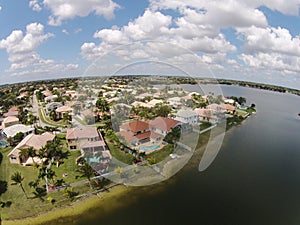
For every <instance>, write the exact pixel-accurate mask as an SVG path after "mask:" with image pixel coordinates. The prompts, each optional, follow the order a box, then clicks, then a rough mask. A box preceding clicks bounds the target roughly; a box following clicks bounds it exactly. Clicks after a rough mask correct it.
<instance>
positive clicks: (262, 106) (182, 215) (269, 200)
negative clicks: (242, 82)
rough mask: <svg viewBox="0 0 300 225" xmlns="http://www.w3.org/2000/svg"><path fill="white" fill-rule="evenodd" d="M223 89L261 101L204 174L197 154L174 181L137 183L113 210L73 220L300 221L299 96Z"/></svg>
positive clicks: (174, 224) (277, 224)
mask: <svg viewBox="0 0 300 225" xmlns="http://www.w3.org/2000/svg"><path fill="white" fill-rule="evenodd" d="M186 88H188V89H189V90H192V89H193V88H194V87H193V86H186ZM222 90H223V93H224V95H225V96H231V95H234V96H244V97H246V98H247V100H248V102H247V103H249V104H251V103H255V104H256V107H257V114H256V115H253V116H252V117H250V118H248V119H247V121H245V122H244V123H243V124H242V125H241V126H238V127H236V128H234V129H232V130H230V131H229V132H227V133H226V136H225V140H224V142H223V146H222V148H221V150H220V152H219V154H218V156H217V157H216V159H215V161H214V162H213V163H212V165H211V166H210V167H209V168H208V169H207V170H205V171H204V172H201V173H200V172H198V163H199V160H197V159H192V161H191V163H190V165H188V166H187V167H186V168H184V169H183V171H181V172H179V174H177V175H176V176H175V177H173V178H172V179H171V180H169V181H167V182H165V183H163V184H157V185H153V186H151V187H141V188H135V191H134V192H131V193H130V194H128V195H126V196H122V197H117V198H116V199H115V200H114V201H113V202H111V204H118V205H120V206H118V207H116V208H115V209H113V210H108V208H110V206H109V203H106V205H104V206H103V205H102V206H99V208H95V209H91V210H90V211H89V212H87V213H86V214H85V215H82V216H81V217H80V218H81V219H79V221H77V222H76V223H75V222H74V223H72V222H70V223H69V224H90V225H93V224H105V225H121V224H130V225H186V224H197V225H260V224H261V225H269V224H270V225H299V224H300V117H298V112H299V111H300V97H298V96H294V95H289V94H280V93H275V92H270V91H264V90H257V89H250V88H244V87H236V86H222ZM68 221H70V220H68ZM60 222H61V223H60ZM56 224H68V222H67V221H64V220H63V219H62V220H60V221H57V223H56Z"/></svg>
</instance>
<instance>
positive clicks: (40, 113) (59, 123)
mask: <svg viewBox="0 0 300 225" xmlns="http://www.w3.org/2000/svg"><path fill="white" fill-rule="evenodd" d="M38 112H39V118H40V119H41V120H42V122H43V123H46V124H49V125H50V126H67V125H68V123H66V122H63V121H58V122H55V121H53V120H51V119H50V118H49V117H47V116H46V115H45V111H44V110H43V109H38ZM44 115H45V116H44Z"/></svg>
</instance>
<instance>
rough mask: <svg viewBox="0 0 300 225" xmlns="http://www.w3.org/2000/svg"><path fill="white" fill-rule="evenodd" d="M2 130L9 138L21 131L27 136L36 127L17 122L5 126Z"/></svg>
mask: <svg viewBox="0 0 300 225" xmlns="http://www.w3.org/2000/svg"><path fill="white" fill-rule="evenodd" d="M2 132H3V134H4V135H5V136H6V137H7V138H9V137H14V136H15V135H16V134H17V133H19V132H21V133H23V134H24V135H25V136H27V135H28V134H32V133H33V132H34V127H31V126H25V125H23V124H15V125H12V126H10V127H6V128H4V129H3V131H2Z"/></svg>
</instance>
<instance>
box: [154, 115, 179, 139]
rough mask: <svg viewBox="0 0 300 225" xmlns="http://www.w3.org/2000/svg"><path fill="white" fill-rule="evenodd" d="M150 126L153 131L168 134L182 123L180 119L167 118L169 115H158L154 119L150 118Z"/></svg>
mask: <svg viewBox="0 0 300 225" xmlns="http://www.w3.org/2000/svg"><path fill="white" fill-rule="evenodd" d="M148 123H149V127H150V130H151V132H154V133H156V134H160V135H162V136H166V135H167V134H168V133H169V132H170V131H171V130H172V129H173V128H175V127H179V126H180V125H181V122H180V121H177V120H174V119H171V118H167V117H161V116H160V117H156V118H155V119H154V120H150V121H149V122H148Z"/></svg>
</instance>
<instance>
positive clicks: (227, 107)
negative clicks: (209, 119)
mask: <svg viewBox="0 0 300 225" xmlns="http://www.w3.org/2000/svg"><path fill="white" fill-rule="evenodd" d="M221 107H222V108H223V109H225V110H226V112H227V113H231V114H233V113H234V112H235V110H236V107H235V106H233V105H230V104H221Z"/></svg>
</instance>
